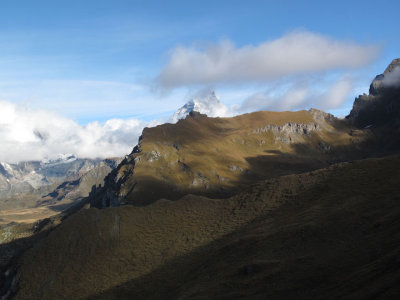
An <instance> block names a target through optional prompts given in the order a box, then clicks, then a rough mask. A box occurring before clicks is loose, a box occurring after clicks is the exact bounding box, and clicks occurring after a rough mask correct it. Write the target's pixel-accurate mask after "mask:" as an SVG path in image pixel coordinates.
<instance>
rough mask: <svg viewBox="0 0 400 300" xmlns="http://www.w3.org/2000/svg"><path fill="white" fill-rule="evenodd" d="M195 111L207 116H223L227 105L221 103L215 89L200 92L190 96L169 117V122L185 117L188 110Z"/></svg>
mask: <svg viewBox="0 0 400 300" xmlns="http://www.w3.org/2000/svg"><path fill="white" fill-rule="evenodd" d="M192 111H196V112H198V113H200V114H205V115H207V116H209V117H218V116H224V115H226V114H227V111H228V109H227V107H226V106H225V105H224V104H222V103H221V102H220V100H219V98H218V96H217V95H216V93H215V91H206V92H204V91H203V92H200V93H198V94H197V95H196V96H194V97H193V98H191V99H190V100H189V101H188V102H186V104H185V105H183V106H182V107H181V108H179V109H178V110H177V111H176V112H175V113H174V115H173V116H172V117H171V118H170V119H169V122H170V123H176V122H178V121H179V120H180V119H184V118H186V116H188V115H189V113H190V112H192Z"/></svg>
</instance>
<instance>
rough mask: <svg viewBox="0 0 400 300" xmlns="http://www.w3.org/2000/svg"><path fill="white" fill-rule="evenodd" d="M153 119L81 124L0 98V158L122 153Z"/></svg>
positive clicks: (117, 154) (10, 160)
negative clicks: (0, 99) (147, 120)
mask: <svg viewBox="0 0 400 300" xmlns="http://www.w3.org/2000/svg"><path fill="white" fill-rule="evenodd" d="M153 125H156V122H143V121H140V120H137V119H128V120H121V119H110V120H108V121H106V122H104V123H99V122H91V123H89V124H87V125H86V126H81V125H79V124H77V123H76V122H75V121H73V120H71V119H68V118H65V117H62V116H60V115H58V114H56V113H53V112H49V111H44V110H31V109H29V108H27V107H26V106H23V105H16V104H13V103H10V102H7V101H0V141H1V143H0V161H7V162H11V163H13V162H18V161H23V160H42V159H45V158H52V157H56V156H57V155H58V154H62V153H73V154H75V155H77V156H78V157H81V158H97V157H101V158H105V157H112V156H123V155H125V154H128V153H130V152H131V151H132V148H133V147H134V146H135V145H136V144H137V141H138V137H139V135H140V134H141V132H142V129H143V128H144V127H145V126H153Z"/></svg>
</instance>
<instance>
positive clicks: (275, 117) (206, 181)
mask: <svg viewBox="0 0 400 300" xmlns="http://www.w3.org/2000/svg"><path fill="white" fill-rule="evenodd" d="M357 139H358V140H357ZM363 139H364V135H363V133H361V134H360V135H359V136H358V137H355V135H354V134H353V135H352V134H351V133H350V131H349V129H348V128H347V127H345V126H344V127H343V126H342V122H341V121H340V120H338V119H336V118H334V117H333V116H332V115H330V114H327V113H324V112H321V111H318V110H315V109H311V110H309V111H299V112H282V113H280V112H255V113H251V114H245V115H242V116H237V117H234V118H209V117H207V116H205V115H203V114H200V113H198V112H194V111H193V112H191V113H190V114H189V115H188V117H186V119H184V120H180V121H179V122H178V123H177V124H164V125H160V126H157V127H154V128H145V129H144V130H143V134H142V136H141V139H140V141H139V144H138V146H137V147H135V149H134V151H133V152H132V153H131V154H130V155H129V156H127V157H126V158H125V159H124V160H123V161H122V163H121V164H120V165H119V166H118V167H117V168H116V169H115V170H114V171H113V172H111V174H110V175H108V176H107V178H106V182H105V186H104V187H101V188H97V189H94V190H93V191H92V193H91V205H92V206H94V207H107V206H118V205H120V204H125V203H132V204H136V205H145V204H149V203H151V202H153V201H156V200H158V199H160V198H167V199H170V200H175V199H178V198H179V197H181V196H183V195H185V194H187V193H194V194H200V195H207V196H211V197H227V196H229V195H232V194H234V193H236V192H237V191H239V190H240V189H242V188H243V187H245V186H247V185H248V184H251V183H253V182H255V181H257V180H260V179H265V178H271V177H275V176H279V175H284V174H289V173H296V172H303V171H307V170H310V169H316V168H319V167H324V166H327V165H329V164H330V163H331V162H334V161H341V160H345V159H346V158H348V157H347V156H346V155H347V154H345V153H344V152H343V151H339V150H337V149H340V148H341V147H345V146H349V145H350V146H351V147H357V146H356V144H357V143H358V142H359V141H361V140H363Z"/></svg>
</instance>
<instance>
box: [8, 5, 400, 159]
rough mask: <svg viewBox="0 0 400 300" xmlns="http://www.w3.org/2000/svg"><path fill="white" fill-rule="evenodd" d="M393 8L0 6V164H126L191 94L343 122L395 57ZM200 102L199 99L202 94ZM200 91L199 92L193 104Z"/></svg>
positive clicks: (235, 108) (240, 109) (399, 52)
mask: <svg viewBox="0 0 400 300" xmlns="http://www.w3.org/2000/svg"><path fill="white" fill-rule="evenodd" d="M399 9H400V3H399V1H385V0H383V1H380V2H379V5H377V3H376V1H365V0H364V1H284V0H281V1H251V0H250V1H235V0H232V1H215V0H214V1H167V0H165V1H133V0H131V1H121V0H113V1H101V0H97V1H90V0H87V1H74V0H70V1H41V0H38V1H21V0H20V1H8V0H2V1H1V3H0V161H9V162H17V161H21V160H32V159H43V158H45V157H52V156H56V155H57V154H61V153H70V152H71V153H72V152H73V153H74V154H77V155H79V156H81V157H108V156H122V155H124V154H128V153H129V152H130V151H131V149H132V148H133V146H134V145H135V144H136V143H137V138H138V136H139V135H140V132H141V130H142V128H143V127H144V126H154V125H156V124H160V123H163V122H165V121H167V120H168V119H169V118H170V117H171V115H173V113H174V111H176V110H177V109H178V108H179V107H181V106H182V105H184V104H185V103H186V102H187V101H188V100H190V99H191V97H194V96H196V95H199V91H200V92H201V91H204V90H215V92H216V94H217V95H218V97H219V100H220V101H221V103H222V104H223V105H225V106H226V109H222V110H219V111H223V112H224V115H221V116H222V117H223V116H231V115H235V114H240V113H244V112H250V111H255V110H260V109H262V110H299V109H309V108H311V107H314V108H319V109H323V110H326V111H329V112H331V113H333V114H335V115H337V116H339V117H344V116H345V115H346V114H347V113H348V112H349V111H350V109H351V106H352V102H353V101H354V98H355V97H356V96H357V95H359V94H362V93H368V86H369V84H370V82H371V80H372V79H373V78H374V76H375V75H377V74H379V73H382V72H383V71H384V69H385V68H386V66H387V65H388V64H389V63H390V62H391V60H392V59H394V58H397V57H400V41H399V38H398V36H399V28H400V21H399V18H398V14H397V12H398V11H399ZM201 93H202V92H201ZM201 93H200V94H201Z"/></svg>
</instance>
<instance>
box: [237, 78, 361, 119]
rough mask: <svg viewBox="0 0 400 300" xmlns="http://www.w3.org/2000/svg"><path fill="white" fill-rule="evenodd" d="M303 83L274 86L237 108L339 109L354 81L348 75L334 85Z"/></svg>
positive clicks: (333, 83)
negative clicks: (316, 87)
mask: <svg viewBox="0 0 400 300" xmlns="http://www.w3.org/2000/svg"><path fill="white" fill-rule="evenodd" d="M315 85H316V84H315V82H314V81H307V80H303V81H300V82H295V83H292V84H289V85H286V84H283V85H282V86H279V85H277V86H274V88H273V89H269V90H267V91H265V92H259V93H255V94H253V95H251V96H250V97H248V98H247V99H245V100H244V101H243V103H242V104H241V106H240V107H239V108H238V111H240V112H250V111H257V110H280V111H281V110H299V109H309V108H311V107H313V108H318V109H322V110H330V109H336V108H339V107H340V106H341V105H343V103H344V102H345V101H346V100H347V99H348V98H349V96H351V94H352V92H353V89H354V87H353V82H352V79H351V78H350V77H349V76H346V75H345V76H342V77H340V78H339V79H337V80H336V81H334V82H330V83H325V82H319V84H318V87H319V89H318V90H317V89H315V87H314V86H315Z"/></svg>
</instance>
